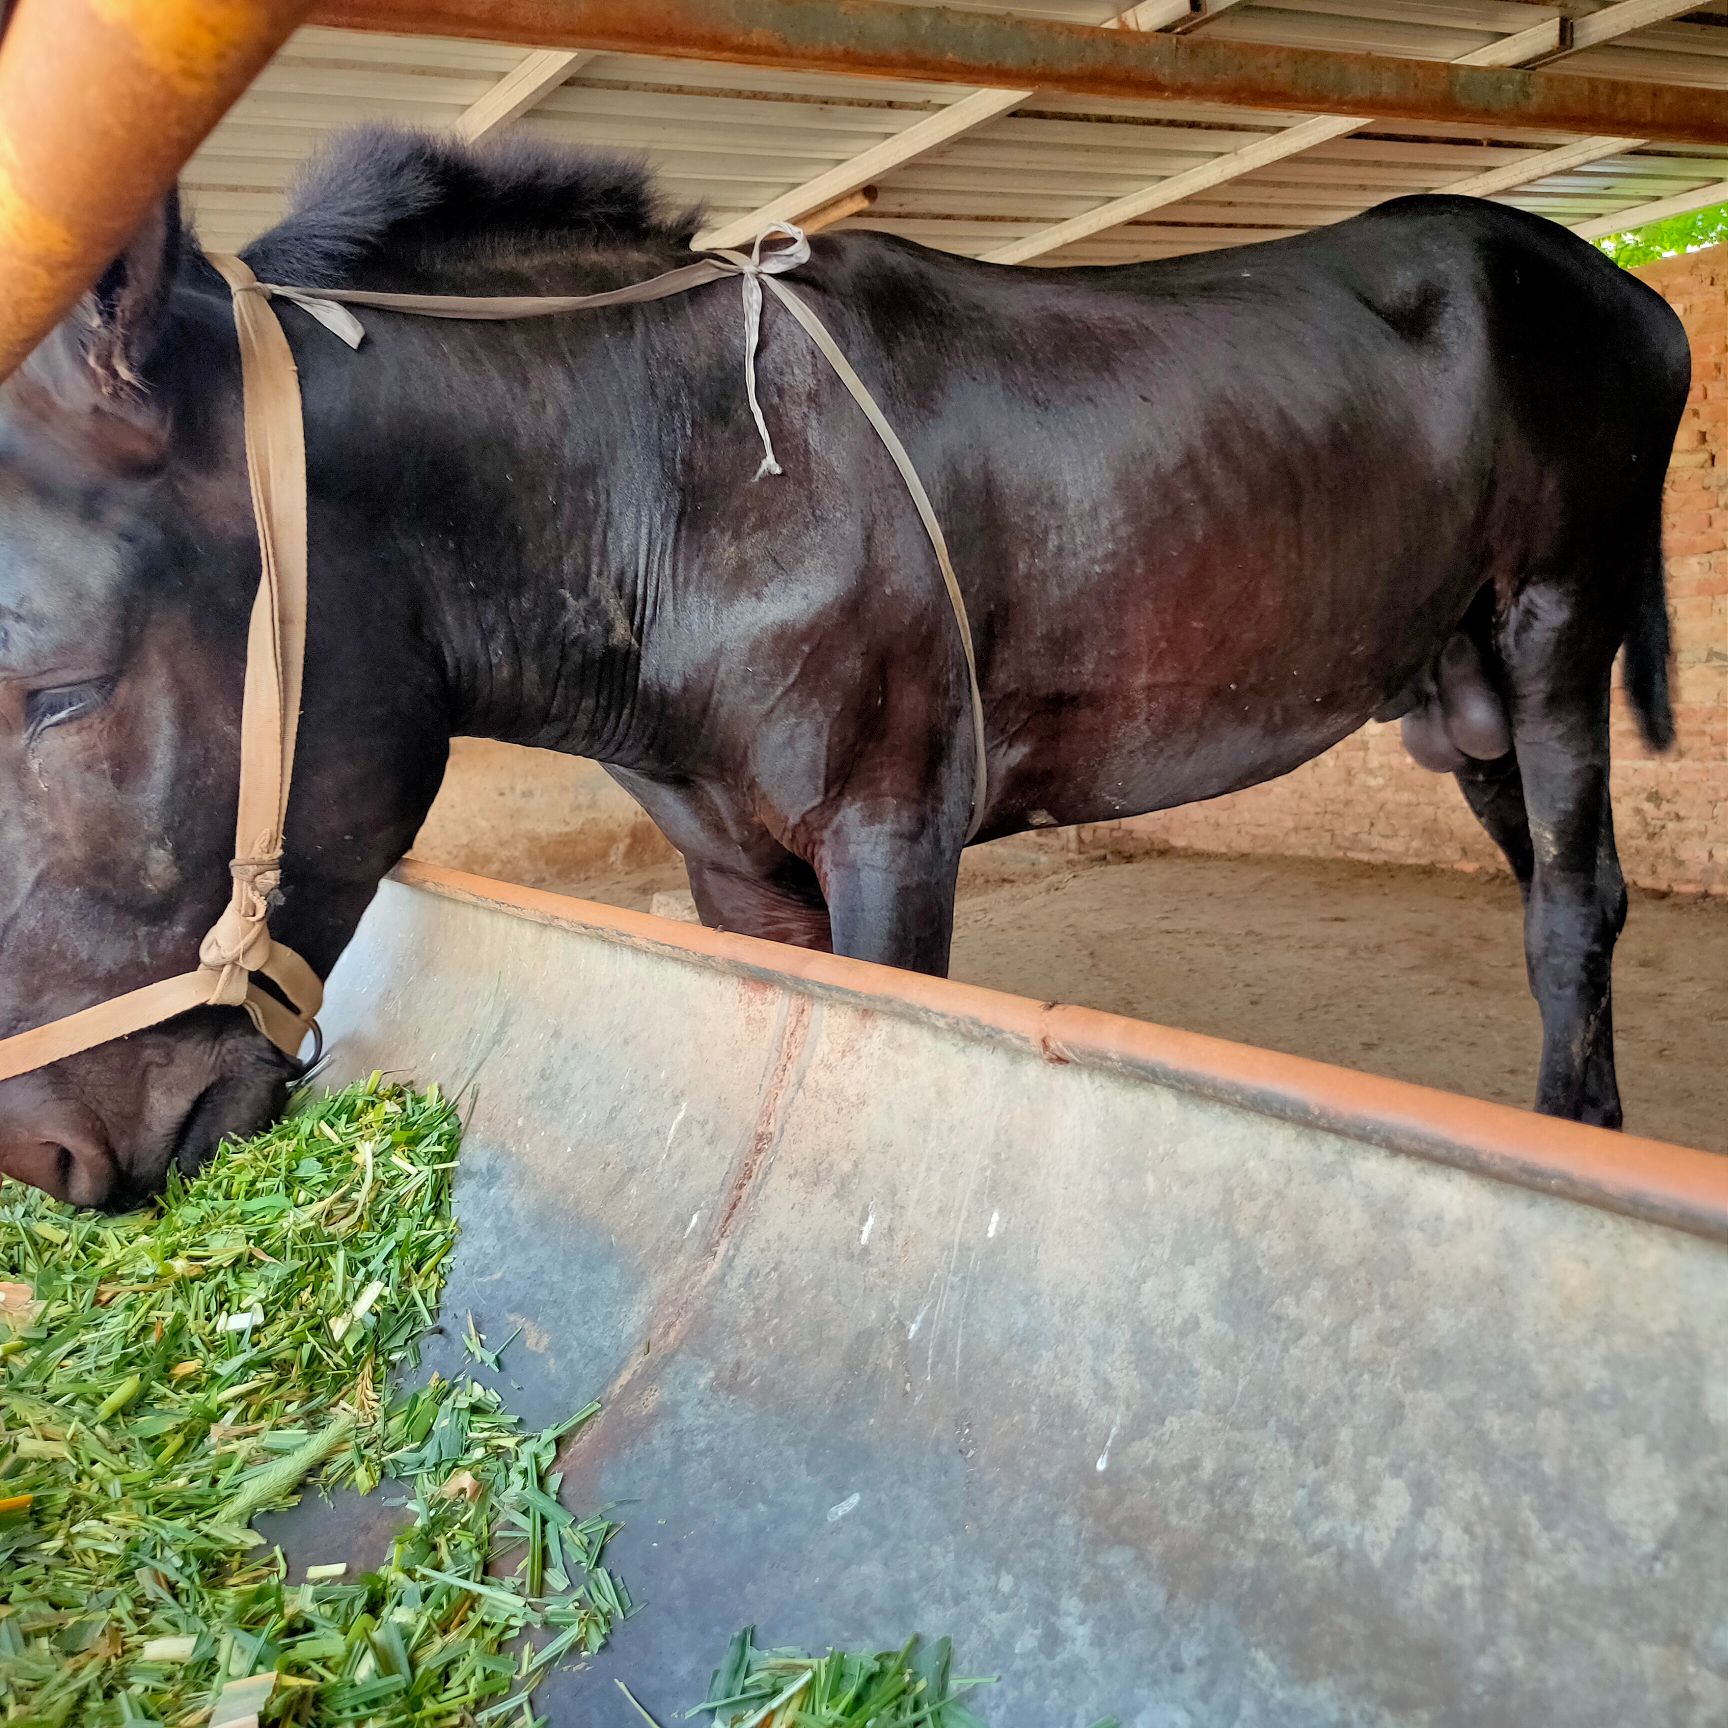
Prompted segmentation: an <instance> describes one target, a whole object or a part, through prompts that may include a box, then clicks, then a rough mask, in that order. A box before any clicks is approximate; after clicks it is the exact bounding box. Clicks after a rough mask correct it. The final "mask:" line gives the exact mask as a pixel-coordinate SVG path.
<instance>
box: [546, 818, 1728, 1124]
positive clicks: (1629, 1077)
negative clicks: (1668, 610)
mask: <svg viewBox="0 0 1728 1728" xmlns="http://www.w3.org/2000/svg"><path fill="white" fill-rule="evenodd" d="M548 885H550V884H548ZM558 886H560V887H563V888H565V889H566V890H567V891H568V892H572V893H580V894H586V895H589V896H590V897H592V898H594V899H599V900H607V901H610V902H612V903H614V904H618V905H633V906H638V907H646V906H647V905H648V904H649V901H650V898H651V896H652V894H653V892H654V891H655V890H656V889H676V888H681V887H682V886H683V883H682V879H681V872H680V871H679V870H677V869H676V868H673V869H670V870H648V871H642V872H638V873H637V874H635V875H633V876H631V877H628V878H619V879H614V880H612V881H609V882H594V881H582V882H577V881H572V882H567V883H560V884H558ZM954 975H955V976H956V977H957V978H964V979H966V980H968V981H969V982H972V983H977V984H988V985H991V986H993V987H995V988H996V989H999V990H1009V991H1013V992H1015V993H1017V994H1019V995H1024V996H1035V997H1040V998H1044V999H1047V1000H1054V1001H1066V1002H1078V1003H1083V1004H1084V1005H1086V1006H1087V1007H1092V1008H1104V1009H1109V1010H1111V1011H1112V1012H1114V1013H1118V1014H1129V1015H1133V1016H1134V1017H1135V1018H1136V1019H1141V1020H1156V1021H1162V1022H1164V1023H1165V1024H1168V1025H1173V1026H1183V1027H1187V1028H1189V1029H1191V1030H1193V1031H1198V1032H1210V1033H1213V1034H1215V1035H1217V1036H1219V1037H1223V1038H1233V1039H1236V1040H1238V1041H1240V1042H1242V1043H1246V1044H1259V1045H1263V1046H1266V1047H1268V1048H1270V1049H1275V1050H1288V1051H1291V1052H1293V1053H1295V1054H1297V1055H1302V1056H1313V1057H1318V1058H1320V1059H1321V1060H1324V1061H1328V1062H1338V1063H1343V1064H1345V1065H1346V1066H1348V1067H1352V1068H1363V1069H1368V1070H1370V1071H1372V1072H1374V1073H1378V1074H1390V1075H1394V1076H1397V1077H1398V1078H1400V1079H1406V1080H1417V1081H1421V1082H1423V1083H1425V1084H1427V1085H1430V1086H1442V1087H1445V1088H1447V1089H1448V1090H1450V1091H1455V1092H1469V1093H1474V1094H1475V1095H1476V1096H1478V1097H1481V1098H1492V1099H1496V1100H1498V1101H1500V1102H1502V1103H1507V1104H1517V1105H1525V1104H1528V1102H1529V1100H1530V1096H1531V1093H1532V1092H1533V1090H1534V1086H1535V1074H1536V1058H1537V1054H1538V1051H1539V1048H1540V1034H1539V1029H1538V1023H1537V1019H1536V1011H1535V1008H1534V1006H1533V1005H1532V1003H1531V1001H1530V997H1529V993H1528V991H1527V989H1526V986H1525V982H1524V957H1523V948H1522V939H1521V933H1520V924H1519V911H1518V896H1517V892H1516V890H1515V889H1514V888H1513V887H1512V884H1511V883H1510V881H1507V880H1501V879H1495V878H1483V877H1472V876H1465V875H1461V874H1459V873H1457V872H1454V871H1430V870H1415V869H1400V868H1396V867H1389V866H1382V865H1363V864H1338V863H1326V862H1308V861H1305V860H1296V859H1243V858H1209V857H1203V856H1199V855H1195V854H1187V853H1172V854H1165V855H1154V856H1150V857H1137V858H1134V859H1131V860H1128V861H1114V862H1111V861H1104V860H1087V861H1086V862H1084V863H1078V864H1076V863H1073V862H1072V861H1064V860H1061V859H1059V858H1054V857H1052V856H1051V855H1050V854H1047V853H1037V852H1027V851H1024V850H1021V849H1017V848H1016V847H1015V845H1014V843H1013V842H1008V843H1005V844H1003V845H999V846H993V847H985V848H981V849H980V850H979V851H978V852H976V853H974V854H971V855H970V858H969V863H968V869H967V871H966V873H965V876H964V878H963V882H962V895H961V906H960V914H959V920H958V927H957V931H956V936H955V944H954ZM1615 1021H1616V1031H1617V1036H1618V1043H1619V1060H1620V1084H1621V1090H1622V1094H1623V1096H1624V1098H1625V1102H1626V1121H1627V1127H1628V1128H1630V1129H1633V1130H1635V1131H1636V1132H1639V1133H1643V1134H1649V1135H1653V1136H1655V1137H1656V1138H1658V1139H1664V1140H1674V1141H1679V1142H1681V1143H1682V1144H1687V1145H1693V1146H1705V1147H1709V1148H1711V1149H1712V1150H1715V1151H1722V1152H1728V904H1725V903H1724V902H1722V901H1720V900H1716V901H1695V900H1686V899H1677V898H1672V897H1661V896H1655V895H1645V894H1635V895H1634V897H1633V903H1632V914H1631V919H1630V921H1629V923H1628V925H1627V929H1626V934H1625V936H1624V937H1623V938H1622V939H1621V944H1620V948H1619V952H1618V956H1617V958H1616V964H1615Z"/></svg>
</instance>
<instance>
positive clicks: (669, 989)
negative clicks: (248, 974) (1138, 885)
mask: <svg viewBox="0 0 1728 1728" xmlns="http://www.w3.org/2000/svg"><path fill="white" fill-rule="evenodd" d="M331 996H332V1002H333V1007H334V1013H333V1015H332V1017H331V1020H330V1029H331V1031H332V1033H333V1035H334V1038H335V1043H334V1064H335V1069H334V1072H335V1075H336V1076H337V1077H346V1076H348V1075H350V1074H358V1073H362V1072H365V1071H367V1070H370V1069H371V1068H374V1067H382V1068H385V1069H391V1070H397V1071H401V1072H406V1073H410V1074H414V1075H417V1076H419V1077H421V1078H423V1079H431V1078H437V1079H438V1080H440V1081H441V1082H442V1083H443V1084H444V1085H445V1086H447V1087H449V1088H452V1089H455V1088H459V1087H460V1088H464V1089H468V1103H467V1109H466V1114H467V1121H468V1133H467V1139H466V1143H465V1151H464V1155H463V1163H462V1167H461V1171H460V1175H459V1178H458V1185H457V1211H458V1216H459V1218H460V1221H461V1224H462V1238H461V1242H460V1247H459V1252H458V1256H457V1260H456V1264H455V1269H454V1272H453V1276H452V1282H451V1284H450V1287H449V1289H448V1292H447V1297H446V1301H445V1306H444V1315H445V1323H446V1333H447V1336H446V1337H445V1338H444V1339H443V1340H442V1341H441V1342H440V1343H439V1345H438V1346H437V1348H436V1349H435V1350H434V1352H433V1361H434V1364H435V1365H443V1366H446V1367H449V1368H452V1369H455V1368H457V1367H458V1366H459V1365H460V1364H461V1362H462V1349H461V1345H460V1342H459V1334H460V1332H461V1330H462V1328H463V1317H464V1315H465V1314H466V1313H467V1312H469V1311H471V1312H472V1313H473V1315H474V1319H475V1322H476V1324H477V1325H478V1326H480V1328H481V1329H482V1331H483V1332H484V1333H485V1334H486V1335H487V1337H488V1338H489V1339H490V1340H491V1341H492V1342H494V1343H496V1342H497V1341H498V1340H500V1339H502V1338H503V1337H505V1336H506V1335H507V1334H509V1333H510V1332H511V1331H512V1330H514V1329H516V1328H520V1336H519V1338H518V1340H517V1342H516V1343H515V1344H514V1345H513V1346H512V1347H511V1349H510V1351H509V1353H508V1355H507V1357H506V1359H505V1369H506V1377H507V1379H509V1380H513V1381H515V1382H517V1383H519V1385H520V1390H519V1391H516V1392H512V1393H511V1394H510V1397H511V1401H512V1403H514V1404H516V1405H517V1406H518V1407H520V1408H522V1409H523V1411H524V1413H525V1414H526V1415H527V1417H528V1418H529V1419H530V1420H531V1421H534V1422H540V1421H550V1420H553V1419H555V1418H557V1417H559V1416H561V1415H564V1414H566V1413H568V1412H569V1411H571V1410H573V1409H575V1408H577V1407H578V1406H580V1405H581V1404H583V1403H585V1402H586V1401H588V1400H589V1399H590V1398H601V1399H603V1400H604V1402H605V1411H604V1414H603V1415H602V1416H601V1417H600V1418H599V1419H597V1420H596V1421H595V1422H594V1423H592V1424H591V1425H590V1426H589V1427H587V1428H586V1429H584V1430H582V1431H581V1433H580V1434H579V1436H578V1437H577V1438H575V1439H574V1440H573V1441H572V1442H571V1443H570V1444H569V1446H568V1450H567V1455H566V1457H565V1459H564V1461H563V1462H564V1464H565V1467H566V1469H567V1471H568V1474H567V1477H566V1497H567V1499H568V1500H569V1501H570V1503H571V1504H572V1505H573V1506H576V1507H580V1508H583V1509H586V1510H593V1509H597V1508H600V1507H613V1508H616V1509H617V1511H618V1515H619V1516H620V1517H621V1518H622V1520H623V1522H624V1531H623V1534H622V1535H621V1536H620V1537H619V1538H618V1539H617V1542H616V1545H615V1548H614V1550H613V1552H614V1555H615V1558H616V1561H617V1565H618V1569H619V1571H620V1573H621V1575H622V1576H623V1577H624V1579H625V1580H626V1582H627V1583H628V1585H629V1587H630V1589H631V1590H632V1592H633V1593H634V1594H635V1595H636V1597H637V1599H638V1600H639V1601H641V1602H643V1603H644V1604H645V1607H644V1609H643V1611H642V1612H641V1613H640V1614H639V1615H638V1616H637V1617H636V1618H634V1619H632V1620H630V1621H628V1622H627V1623H625V1624H624V1625H623V1627H622V1628H621V1629H620V1630H619V1632H618V1634H617V1637H616V1640H615V1642H614V1644H613V1646H612V1647H611V1648H610V1649H609V1650H608V1651H607V1652H606V1653H605V1654H604V1655H603V1656H602V1657H601V1658H600V1659H599V1660H598V1661H597V1662H596V1663H595V1664H594V1666H593V1667H592V1668H591V1669H590V1670H588V1671H586V1672H581V1673H574V1674H564V1675H560V1676H557V1677H556V1678H555V1680H554V1681H553V1682H552V1683H551V1685H550V1687H549V1690H548V1691H547V1692H546V1693H545V1694H543V1695H542V1696H543V1699H544V1707H546V1708H548V1709H549V1710H550V1712H551V1720H552V1721H553V1722H555V1723H560V1724H562V1723H567V1722H569V1723H574V1722H581V1723H584V1724H589V1723H593V1724H600V1725H612V1724H616V1725H617V1728H625V1725H627V1724H635V1725H636V1728H640V1718H639V1717H638V1716H636V1715H635V1713H634V1712H633V1710H632V1709H631V1707H630V1706H629V1704H628V1703H626V1702H625V1700H624V1699H623V1697H622V1695H621V1694H620V1693H619V1692H618V1691H617V1690H616V1689H615V1688H614V1686H613V1685H612V1683H611V1680H612V1677H614V1676H617V1677H622V1678H624V1679H625V1680H626V1681H627V1682H628V1683H629V1685H630V1686H631V1687H632V1689H633V1690H634V1691H635V1692H636V1693H637V1695H638V1696H639V1697H640V1698H641V1699H642V1701H643V1703H644V1704H645V1705H647V1707H648V1708H649V1709H650V1710H652V1711H654V1712H655V1714H656V1716H657V1717H658V1719H659V1720H661V1721H662V1722H667V1723H670V1722H671V1721H672V1720H673V1713H674V1712H675V1711H681V1710H682V1709H684V1708H686V1707H687V1706H688V1705H689V1704H690V1703H692V1702H693V1701H694V1700H695V1699H697V1698H700V1697H701V1696H702V1695H703V1691H704V1688H705V1686H706V1683H707V1678H708V1673H709V1669H710V1668H711V1666H712V1665H713V1663H714V1662H715V1661H716V1660H717V1659H718V1656H719V1655H720V1653H721V1652H722V1651H723V1650H724V1648H725V1645H726V1642H727V1640H728V1638H729V1637H730V1635H731V1634H732V1632H733V1631H734V1630H735V1629H736V1628H737V1627H738V1626H739V1625H741V1624H743V1623H745V1622H747V1621H754V1622H756V1623H757V1624H759V1626H760V1627H761V1629H762V1632H763V1634H764V1636H765V1637H766V1638H769V1639H772V1640H774V1641H776V1642H786V1643H799V1642H802V1643H804V1644H806V1645H816V1646H819V1647H820V1646H823V1645H826V1644H827V1643H829V1642H831V1641H842V1640H844V1641H850V1642H852V1643H854V1644H864V1643H875V1644H887V1643H893V1642H896V1641H899V1640H900V1639H902V1638H904V1637H905V1636H906V1634H907V1633H909V1632H910V1631H913V1630H916V1629H918V1628H923V1629H925V1630H926V1631H928V1632H931V1633H933V1634H934V1633H938V1632H952V1633H953V1634H955V1636H956V1640H957V1643H958V1646H959V1654H960V1656H961V1658H962V1660H963V1662H964V1664H965V1665H966V1667H967V1669H968V1671H971V1672H979V1673H999V1674H1001V1675H1002V1677H1003V1679H1002V1684H1001V1685H1000V1686H999V1687H996V1688H994V1689H992V1690H991V1691H990V1692H988V1693H986V1694H985V1695H984V1698H983V1703H984V1706H985V1708H986V1710H987V1714H988V1719H989V1721H990V1722H991V1724H992V1728H1057V1725H1062V1724H1072V1725H1073V1728H1086V1725H1087V1724H1090V1723H1092V1722H1094V1721H1095V1720H1097V1719H1098V1718H1100V1717H1103V1716H1105V1715H1107V1714H1114V1715H1117V1716H1119V1717H1120V1719H1121V1720H1122V1722H1123V1723H1124V1724H1125V1725H1127V1728H1152V1725H1154V1724H1156V1725H1157V1728H1175V1725H1177V1724H1192V1725H1194V1728H1223V1725H1225V1724H1229V1725H1232V1728H1309V1725H1314V1728H1319V1725H1322V1724H1324V1725H1327V1728H1341V1725H1343V1724H1349V1725H1351V1728H1366V1725H1369V1724H1383V1723H1384V1724H1390V1723H1421V1724H1423V1725H1424V1728H1453V1725H1456V1728H1466V1725H1468V1728H1481V1725H1484V1724H1489V1723H1493V1724H1501V1723H1506V1724H1511V1723H1520V1724H1522V1723H1530V1724H1536V1723H1565V1724H1566V1725H1567V1728H1596V1725H1600V1728H1628V1725H1632V1724H1652V1725H1654V1724H1663V1725H1666V1728H1677V1725H1680V1724H1697V1725H1699V1728H1703V1725H1705V1724H1710V1723H1720V1722H1722V1721H1724V1720H1728V1648H1725V1647H1724V1643H1723V1640H1724V1636H1725V1634H1724V1628H1725V1627H1728V1557H1725V1553H1724V1535H1723V1530H1724V1525H1723V1513H1724V1510H1725V1507H1728V1276H1725V1272H1728V1263H1725V1260H1724V1255H1723V1247H1724V1242H1725V1239H1728V1160H1724V1159H1720V1158H1716V1157H1713V1156H1711V1155H1710V1154H1707V1153H1702V1152H1690V1151H1685V1150H1681V1149H1679V1148H1675V1147H1669V1146H1662V1145H1658V1144H1656V1143H1654V1142H1650V1141H1641V1140H1637V1139H1633V1138H1629V1137H1626V1138H1623V1137H1619V1136H1615V1135H1610V1134H1606V1133H1603V1132H1600V1131H1598V1130H1594V1129H1587V1128H1580V1127H1575V1126H1573V1125H1570V1124H1562V1123H1556V1122H1550V1121H1546V1120H1543V1119H1540V1118H1537V1117H1533V1116H1528V1115H1525V1114H1523V1113H1521V1112H1517V1111H1512V1110H1507V1109H1503V1108H1500V1107H1497V1106H1492V1105H1487V1104H1481V1103H1477V1102H1474V1101H1471V1100H1467V1099H1463V1098H1457V1097H1452V1096H1449V1095H1446V1094H1442V1093H1436V1092H1428V1091H1424V1090H1422V1089H1420V1088H1416V1087H1412V1086H1407V1085H1403V1084H1399V1083H1395V1082H1391V1081H1384V1080H1378V1079H1372V1078H1369V1077H1366V1076H1362V1075H1358V1074H1352V1073H1347V1072H1345V1071H1343V1070H1340V1069H1333V1068H1328V1067H1324V1066H1321V1065H1319V1064H1315V1063H1310V1062H1305V1061H1301V1060H1298V1059H1295V1058H1291V1057H1285V1056H1279V1055H1275V1054H1272V1053H1269V1052H1266V1051H1258V1050H1248V1049H1245V1048H1242V1047H1239V1046H1234V1045H1229V1044H1225V1043H1221V1042H1219V1041H1216V1040H1213V1039H1208V1038H1202V1037H1197V1036H1193V1035H1189V1034H1184V1033H1180V1032H1173V1031H1167V1030H1165V1029H1162V1028H1159V1027H1153V1026H1147V1025H1143V1024H1139V1023H1136V1022H1133V1021H1128V1020H1123V1019H1119V1018H1116V1017H1114V1016H1110V1015H1105V1014H1097V1013H1092V1012H1089V1011H1086V1010H1081V1009H1075V1008H1062V1007H1053V1006H1050V1005H1046V1004H1038V1003H1033V1002H1028V1001H1022V1000H1020V999H1018V998H1013V997H1007V996H1003V995H999V994H996V993H994V992H991V991H986V990H980V989H975V988H971V987H968V986H965V985H961V984H956V983H950V982H944V981H940V980H933V979H927V978H918V977H912V976H909V975H906V974H902V973H897V972H892V971H887V970H884V969H881V968H877V967H873V966H868V965H864V964H861V963H858V962H855V961H847V960H838V959H834V958H832V957H830V956H827V955H815V954H807V953H803V952H799V951H794V950H790V949H785V948H780V947H776V946H772V945H769V944H765V943H760V942H755V941H752V940H749V939H747V938H741V937H734V936H727V935H722V934H717V933H714V932H710V931H705V930H698V929H693V928H690V927H687V926H683V925H678V924H672V923H668V922H664V921H662V920H659V919H655V918H651V917H646V916H642V915H639V914H633V913H626V912H619V911H614V910H611V909H608V908H602V907H598V906H593V905H589V904H586V903H584V902H580V901H575V900H568V899H563V898H560V897H557V896H553V895H548V894H542V893H537V892H534V891H532V890H526V889H519V888H507V887H502V886H499V885H497V884H493V883H488V882H483V881H481V880H479V879H477V878H474V877H470V876H464V875H460V874H457V873H454V872H450V871H444V870H437V869H434V868H432V867H430V866H424V865H409V866H407V867H405V868H404V870H403V871H402V872H401V873H400V875H399V877H398V879H397V880H395V881H393V882H390V883H387V884H386V885H385V888H384V890H383V892H382V894H381V896H380V898H379V900H378V902H377V904H376V905H375V907H374V908H373V910H372V912H371V913H370V914H369V915H368V916H367V919H366V921H365V923H364V924H363V926H362V929H361V932H360V934H359V936H358V937H357V939H356V941H355V944H354V946H353V947H352V949H351V950H350V951H349V953H348V955H347V956H346V957H345V958H344V960H343V961H342V964H341V966H340V968H339V970H338V972H337V974H336V976H335V978H334V979H333V981H332V991H331ZM389 1516H391V1515H390V1514H388V1513H385V1512H383V1511H381V1510H379V1509H378V1508H377V1507H376V1506H375V1505H374V1504H373V1503H366V1504H365V1505H363V1506H361V1507H359V1508H355V1507H353V1506H352V1505H345V1506H343V1507H342V1508H340V1509H338V1510H337V1511H336V1512H335V1513H334V1514H332V1513H331V1512H330V1511H328V1510H321V1509H319V1508H317V1507H316V1506H312V1507H306V1508H302V1510H301V1511H300V1512H299V1513H297V1514H293V1515H290V1516H289V1518H287V1519H286V1520H285V1521H283V1526H282V1527H283V1528H285V1529H286V1532H287V1538H288V1545H289V1549H290V1553H291V1555H292V1557H293V1559H294V1561H295V1563H296V1566H298V1564H299V1563H301V1562H303V1561H306V1560H312V1559H320V1558H335V1557H341V1558H344V1559H349V1560H363V1559H365V1558H366V1557H367V1555H366V1554H365V1553H364V1552H358V1551H357V1550H364V1549H367V1548H368V1547H376V1546H377V1545H378V1544H381V1543H382V1541H383V1539H384V1537H383V1529H382V1528H381V1527H376V1526H381V1525H382V1524H383V1523H384V1521H386V1520H387V1519H388V1517H389ZM295 1575H298V1573H297V1571H296V1574H295Z"/></svg>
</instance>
